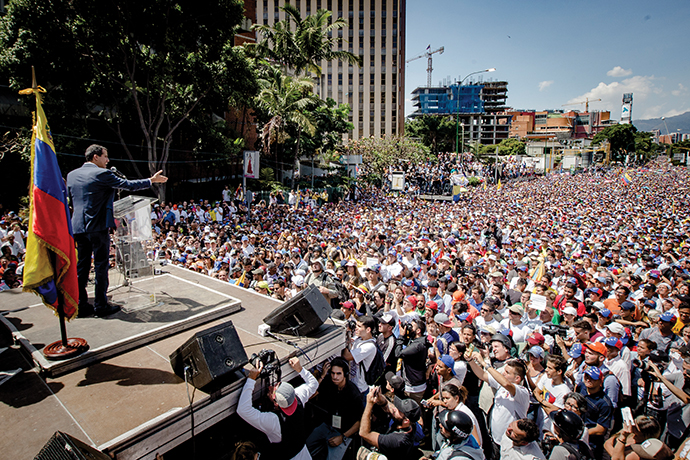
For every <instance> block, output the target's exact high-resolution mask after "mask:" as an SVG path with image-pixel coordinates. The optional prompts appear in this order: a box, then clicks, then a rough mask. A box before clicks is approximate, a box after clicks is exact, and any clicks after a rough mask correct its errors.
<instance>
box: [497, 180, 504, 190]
mask: <svg viewBox="0 0 690 460" xmlns="http://www.w3.org/2000/svg"><path fill="white" fill-rule="evenodd" d="M501 187H503V186H502V185H501V179H498V185H497V186H496V190H501Z"/></svg>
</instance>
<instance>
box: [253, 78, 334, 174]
mask: <svg viewBox="0 0 690 460" xmlns="http://www.w3.org/2000/svg"><path fill="white" fill-rule="evenodd" d="M259 86H260V88H261V90H260V92H259V96H258V104H259V106H260V107H261V108H262V109H264V110H266V111H267V112H268V113H269V115H270V116H271V119H270V120H269V121H268V123H266V124H265V125H264V127H263V130H262V131H261V140H262V143H263V145H264V149H265V150H266V152H267V153H268V152H270V149H271V145H273V144H275V145H276V148H277V144H282V143H284V142H285V141H286V140H287V139H288V138H289V136H288V134H287V129H288V128H289V127H290V126H294V127H296V128H297V142H296V143H295V152H294V156H293V160H292V164H293V171H294V169H295V168H296V165H297V159H298V158H299V148H300V138H301V135H302V131H303V130H304V131H306V132H308V133H309V134H310V135H313V134H314V132H315V131H316V127H315V125H314V123H313V121H312V120H311V118H310V116H309V115H308V113H309V112H308V111H307V110H306V109H307V107H310V106H314V105H315V104H319V103H321V100H320V99H319V98H318V97H316V95H315V94H314V92H313V87H314V83H313V82H312V81H311V79H309V78H306V77H291V76H288V75H284V74H283V73H282V72H280V70H278V69H277V68H275V67H274V68H272V70H270V71H269V72H267V76H266V78H263V79H260V80H259ZM276 155H277V152H276ZM294 185H295V175H294V174H293V175H292V184H291V186H292V187H294Z"/></svg>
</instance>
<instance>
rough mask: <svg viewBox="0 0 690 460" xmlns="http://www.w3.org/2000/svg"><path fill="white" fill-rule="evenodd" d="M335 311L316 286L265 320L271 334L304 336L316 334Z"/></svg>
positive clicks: (306, 290)
mask: <svg viewBox="0 0 690 460" xmlns="http://www.w3.org/2000/svg"><path fill="white" fill-rule="evenodd" d="M332 311H333V309H332V308H331V305H330V304H329V303H328V301H327V300H326V298H325V297H324V296H323V294H321V292H320V291H319V288H317V287H316V286H309V287H307V288H306V289H305V290H304V291H302V292H300V293H299V294H298V295H296V296H295V297H293V298H292V299H290V300H288V301H287V302H285V303H284V304H283V305H281V306H280V307H278V308H276V309H275V310H273V311H272V312H271V313H269V314H268V316H266V317H265V318H264V323H266V324H268V325H269V326H271V332H273V333H276V334H289V335H295V336H303V335H307V334H310V333H311V332H314V331H315V330H316V329H318V328H319V327H321V325H322V324H323V323H324V321H326V320H327V319H328V317H329V316H330V314H331V312H332Z"/></svg>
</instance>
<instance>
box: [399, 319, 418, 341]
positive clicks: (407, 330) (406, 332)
mask: <svg viewBox="0 0 690 460" xmlns="http://www.w3.org/2000/svg"><path fill="white" fill-rule="evenodd" d="M401 326H402V334H401V337H402V338H403V339H406V340H412V339H414V338H415V335H416V334H415V330H414V326H413V325H412V323H409V322H406V323H402V324H401Z"/></svg>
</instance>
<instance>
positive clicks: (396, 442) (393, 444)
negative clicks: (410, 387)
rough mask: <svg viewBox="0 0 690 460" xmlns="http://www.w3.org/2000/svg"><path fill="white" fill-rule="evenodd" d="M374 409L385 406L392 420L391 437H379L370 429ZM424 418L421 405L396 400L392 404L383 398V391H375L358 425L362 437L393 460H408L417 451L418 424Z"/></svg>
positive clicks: (378, 434) (410, 401) (411, 401)
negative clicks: (415, 449) (376, 406)
mask: <svg viewBox="0 0 690 460" xmlns="http://www.w3.org/2000/svg"><path fill="white" fill-rule="evenodd" d="M375 405H378V406H383V408H384V410H385V411H386V412H388V413H389V414H390V416H391V418H392V424H391V426H390V429H389V430H388V433H385V434H383V433H377V432H376V431H372V429H371V414H372V411H373V409H374V406H375ZM421 415H422V411H421V409H420V408H419V404H417V403H416V402H415V401H414V400H412V399H400V398H398V397H395V398H394V399H393V402H390V401H388V400H387V399H386V398H385V397H384V396H383V395H382V394H381V388H380V387H376V388H374V389H373V390H372V391H370V392H369V394H367V405H366V407H365V408H364V413H363V414H362V420H361V421H360V424H359V435H360V436H361V438H362V439H363V440H364V441H366V442H367V443H369V444H370V445H371V446H373V447H375V448H377V449H378V450H379V452H380V453H381V454H383V455H385V456H387V457H388V458H390V459H391V460H393V459H405V458H407V457H408V455H409V454H410V451H412V449H413V447H414V438H415V433H416V431H417V430H416V426H417V421H418V420H419V418H420V417H421Z"/></svg>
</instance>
